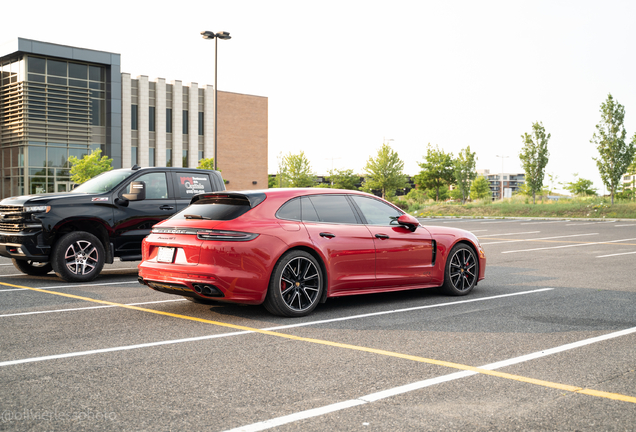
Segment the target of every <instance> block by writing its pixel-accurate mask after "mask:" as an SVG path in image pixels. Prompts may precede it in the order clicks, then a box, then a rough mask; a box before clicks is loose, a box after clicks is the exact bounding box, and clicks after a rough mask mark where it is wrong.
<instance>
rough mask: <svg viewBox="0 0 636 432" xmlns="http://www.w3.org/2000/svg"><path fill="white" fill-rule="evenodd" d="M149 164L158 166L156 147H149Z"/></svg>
mask: <svg viewBox="0 0 636 432" xmlns="http://www.w3.org/2000/svg"><path fill="white" fill-rule="evenodd" d="M148 166H151V167H153V166H156V165H155V149H154V148H152V147H151V148H150V149H148Z"/></svg>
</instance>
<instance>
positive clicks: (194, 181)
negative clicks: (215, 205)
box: [177, 172, 214, 199]
mask: <svg viewBox="0 0 636 432" xmlns="http://www.w3.org/2000/svg"><path fill="white" fill-rule="evenodd" d="M203 192H214V191H213V190H212V185H211V184H210V176H209V175H208V174H206V173H203V172H202V173H201V174H193V173H182V172H180V173H177V195H178V197H179V198H184V199H190V198H192V197H193V196H195V195H196V194H200V193H203Z"/></svg>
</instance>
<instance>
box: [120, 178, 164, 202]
mask: <svg viewBox="0 0 636 432" xmlns="http://www.w3.org/2000/svg"><path fill="white" fill-rule="evenodd" d="M135 181H142V182H144V183H145V184H146V199H166V198H168V182H167V180H166V174H165V173H162V172H153V173H148V174H144V175H142V176H139V177H137V178H136V179H135ZM124 193H130V183H128V185H127V186H126V189H125V190H124Z"/></svg>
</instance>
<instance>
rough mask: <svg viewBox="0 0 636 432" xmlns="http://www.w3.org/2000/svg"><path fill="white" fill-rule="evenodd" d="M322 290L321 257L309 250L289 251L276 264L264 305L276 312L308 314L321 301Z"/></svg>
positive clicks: (294, 315)
mask: <svg viewBox="0 0 636 432" xmlns="http://www.w3.org/2000/svg"><path fill="white" fill-rule="evenodd" d="M322 290H323V277H322V269H321V267H320V264H318V261H316V259H315V258H314V257H313V256H312V255H311V254H309V253H307V252H304V251H290V252H287V253H286V254H285V255H283V256H282V257H281V259H280V260H279V261H278V263H277V264H276V266H275V267H274V271H273V272H272V278H271V280H270V284H269V289H268V291H267V297H266V298H265V303H264V306H265V308H266V309H267V310H268V311H270V312H271V313H273V314H275V315H282V316H288V317H300V316H305V315H307V314H309V313H310V312H311V311H313V310H314V309H315V308H316V306H317V305H318V302H319V301H320V296H321V294H322Z"/></svg>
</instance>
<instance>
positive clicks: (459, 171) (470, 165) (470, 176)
mask: <svg viewBox="0 0 636 432" xmlns="http://www.w3.org/2000/svg"><path fill="white" fill-rule="evenodd" d="M453 165H454V169H455V183H456V184H457V190H458V191H459V193H455V194H453V193H452V192H451V196H454V197H457V198H454V199H461V200H462V204H464V203H465V202H466V200H467V199H468V196H469V195H470V184H471V183H472V182H473V180H475V177H477V172H476V171H475V166H476V165H477V157H476V156H475V153H474V152H472V153H471V151H470V146H468V147H466V148H465V149H463V150H461V151H460V152H459V154H458V155H457V158H456V159H455V161H454V164H453Z"/></svg>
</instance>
